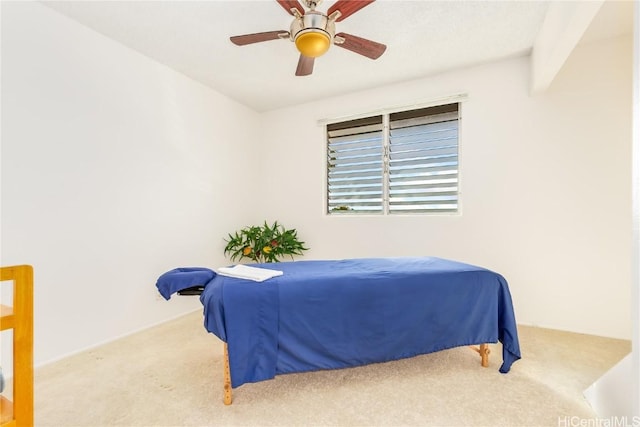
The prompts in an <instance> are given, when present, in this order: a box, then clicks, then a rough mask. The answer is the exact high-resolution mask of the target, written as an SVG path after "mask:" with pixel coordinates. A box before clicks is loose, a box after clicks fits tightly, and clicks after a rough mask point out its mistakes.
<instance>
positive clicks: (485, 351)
mask: <svg viewBox="0 0 640 427" xmlns="http://www.w3.org/2000/svg"><path fill="white" fill-rule="evenodd" d="M478 353H480V357H481V358H482V361H481V362H480V363H481V364H482V366H483V367H484V368H486V367H487V366H489V353H491V350H489V344H480V350H479V351H478Z"/></svg>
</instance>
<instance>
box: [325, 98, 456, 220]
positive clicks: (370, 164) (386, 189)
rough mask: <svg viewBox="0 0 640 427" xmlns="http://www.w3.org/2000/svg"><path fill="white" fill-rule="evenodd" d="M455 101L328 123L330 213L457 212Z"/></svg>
mask: <svg viewBox="0 0 640 427" xmlns="http://www.w3.org/2000/svg"><path fill="white" fill-rule="evenodd" d="M458 111H459V109H458V104H457V103H455V104H448V105H441V106H437V107H428V108H421V109H418V110H410V111H400V112H396V113H391V114H383V115H378V116H373V117H366V118H363V119H357V120H349V121H345V122H339V123H331V124H328V125H327V210H328V213H329V214H344V213H347V214H363V213H365V214H397V213H433V212H444V213H455V212H457V211H458V121H459V115H458Z"/></svg>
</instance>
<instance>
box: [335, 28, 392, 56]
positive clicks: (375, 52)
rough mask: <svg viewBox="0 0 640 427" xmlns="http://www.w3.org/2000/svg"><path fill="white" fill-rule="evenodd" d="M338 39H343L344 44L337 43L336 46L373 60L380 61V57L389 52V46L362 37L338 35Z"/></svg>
mask: <svg viewBox="0 0 640 427" xmlns="http://www.w3.org/2000/svg"><path fill="white" fill-rule="evenodd" d="M336 37H342V38H343V39H344V43H340V44H338V43H336V46H340V47H343V48H345V49H347V50H350V51H351V52H355V53H358V54H360V55H363V56H366V57H367V58H371V59H378V58H380V55H382V54H383V53H384V51H385V50H387V46H385V45H383V44H382V43H378V42H374V41H371V40H367V39H363V38H362V37H358V36H353V35H351V34H347V33H338V34H336Z"/></svg>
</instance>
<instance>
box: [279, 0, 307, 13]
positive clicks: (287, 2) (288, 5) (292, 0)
mask: <svg viewBox="0 0 640 427" xmlns="http://www.w3.org/2000/svg"><path fill="white" fill-rule="evenodd" d="M276 1H277V2H278V3H279V4H280V6H282V7H283V8H284V10H286V11H287V13H288V14H289V15H293V13H292V12H291V9H292V8H296V9H298V12H300V15H304V8H303V7H302V5H301V4H300V3H299V2H298V0H276Z"/></svg>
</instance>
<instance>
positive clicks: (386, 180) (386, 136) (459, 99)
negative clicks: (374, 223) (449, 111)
mask: <svg viewBox="0 0 640 427" xmlns="http://www.w3.org/2000/svg"><path fill="white" fill-rule="evenodd" d="M466 99H467V95H466V94H459V95H454V96H450V97H446V98H442V99H440V100H438V101H432V102H425V103H421V104H413V105H410V106H404V107H397V108H389V109H384V110H377V111H373V112H370V113H365V114H358V115H353V116H348V117H340V118H334V119H325V120H321V121H319V122H318V124H319V125H321V126H322V127H323V130H324V133H323V137H324V154H325V155H324V157H323V164H324V185H323V187H324V196H323V198H324V201H323V208H324V214H325V216H330V217H358V218H362V217H365V216H370V217H381V216H383V217H394V216H421V217H424V216H447V217H455V216H460V215H462V206H463V203H462V194H463V191H462V182H463V179H462V175H463V173H462V146H463V144H462V141H463V138H462V133H463V131H462V122H463V121H462V117H463V111H462V110H463V108H464V107H463V101H465V100H466ZM449 104H457V193H456V209H455V210H451V211H438V210H434V211H431V212H428V211H425V212H415V211H413V212H411V211H409V212H402V211H395V212H391V211H390V206H391V204H390V199H389V196H390V195H389V188H390V177H389V154H390V153H389V147H390V130H389V126H390V125H389V122H390V117H391V115H392V114H398V113H405V112H408V113H410V112H412V111H416V110H421V109H426V108H432V107H441V106H446V105H449ZM375 116H382V138H383V147H382V149H383V171H382V203H381V204H382V209H381V211H380V212H358V211H330V208H329V205H330V198H329V195H330V194H329V173H330V168H329V164H328V159H329V149H330V147H329V145H330V144H329V139H328V138H329V136H328V126H330V125H332V124H339V123H344V122H348V121H351V120H359V119H363V120H366V119H371V118H373V117H375ZM424 117H428V116H424Z"/></svg>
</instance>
